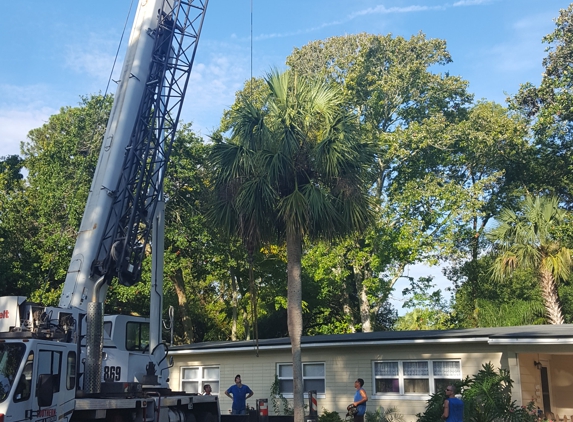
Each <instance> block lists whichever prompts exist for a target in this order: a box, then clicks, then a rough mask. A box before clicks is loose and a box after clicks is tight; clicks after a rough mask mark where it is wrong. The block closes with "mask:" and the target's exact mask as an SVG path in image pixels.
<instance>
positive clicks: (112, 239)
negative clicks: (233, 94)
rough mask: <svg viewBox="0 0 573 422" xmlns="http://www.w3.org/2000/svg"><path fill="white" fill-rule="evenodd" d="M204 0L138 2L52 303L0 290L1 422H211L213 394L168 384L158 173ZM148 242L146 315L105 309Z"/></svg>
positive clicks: (215, 415)
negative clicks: (76, 226)
mask: <svg viewBox="0 0 573 422" xmlns="http://www.w3.org/2000/svg"><path fill="white" fill-rule="evenodd" d="M207 3H208V0H186V1H183V0H139V4H138V6H137V11H136V13H135V18H134V23H133V27H132V31H131V36H130V39H129V45H128V48H127V52H126V57H125V60H124V63H123V67H122V70H121V75H120V80H119V82H118V87H117V91H116V94H115V97H114V103H113V106H112V110H111V114H110V117H109V120H108V125H107V128H106V131H105V135H104V138H103V141H102V146H101V151H100V155H99V158H98V164H97V166H96V168H95V171H94V177H93V180H92V184H91V188H90V192H89V195H88V199H87V204H86V207H85V211H84V215H83V218H82V222H81V226H80V229H79V232H78V234H77V239H76V244H75V247H74V249H73V253H72V256H71V260H70V264H69V268H68V271H67V275H66V279H65V282H64V285H63V289H62V293H61V297H60V301H59V304H58V306H55V307H46V306H42V305H40V304H36V303H31V302H30V301H28V300H26V298H25V297H21V296H8V297H1V298H0V422H18V421H35V422H51V421H66V422H69V421H110V422H120V421H122V422H123V421H126V422H127V421H134V422H140V421H141V422H143V421H154V422H216V421H217V420H219V417H220V416H219V414H220V413H219V404H218V401H217V397H215V396H201V395H198V394H193V393H188V392H176V391H173V390H171V389H170V388H169V384H168V381H169V378H168V377H169V366H170V359H169V357H168V344H166V343H165V342H164V341H163V340H162V306H163V303H162V299H163V284H162V283H163V282H162V280H163V279H162V272H163V261H162V257H163V253H162V252H163V225H164V223H163V215H164V197H163V181H164V176H165V171H166V168H167V163H168V160H169V154H170V151H171V145H172V143H173V140H174V137H175V134H176V130H177V124H178V121H179V117H180V114H181V106H182V104H183V99H184V96H185V92H186V89H187V85H188V83H189V75H190V72H191V67H192V65H193V60H194V58H195V52H196V49H197V44H198V41H199V36H200V34H201V28H202V26H203V21H204V17H205V11H206V8H207ZM150 248H151V250H152V279H151V306H150V315H149V317H148V318H141V317H134V316H128V315H104V301H105V297H106V292H107V289H108V286H109V284H110V282H111V280H112V279H114V278H117V280H118V282H119V283H121V284H123V285H127V286H131V285H133V284H135V283H137V282H138V281H139V280H140V277H141V264H142V260H143V259H144V257H145V256H146V254H147V253H148V251H149V249H150Z"/></svg>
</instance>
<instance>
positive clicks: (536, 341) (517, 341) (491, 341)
mask: <svg viewBox="0 0 573 422" xmlns="http://www.w3.org/2000/svg"><path fill="white" fill-rule="evenodd" d="M488 343H489V344H523V345H527V344H531V345H536V346H538V345H540V344H552V345H558V344H573V338H558V337H556V338H499V339H498V338H492V339H489V341H488Z"/></svg>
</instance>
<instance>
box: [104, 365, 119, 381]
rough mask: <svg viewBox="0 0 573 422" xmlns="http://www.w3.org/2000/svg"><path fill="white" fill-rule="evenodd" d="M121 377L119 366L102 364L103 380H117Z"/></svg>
mask: <svg viewBox="0 0 573 422" xmlns="http://www.w3.org/2000/svg"><path fill="white" fill-rule="evenodd" d="M120 378H121V366H104V368H103V379H104V381H119V379H120Z"/></svg>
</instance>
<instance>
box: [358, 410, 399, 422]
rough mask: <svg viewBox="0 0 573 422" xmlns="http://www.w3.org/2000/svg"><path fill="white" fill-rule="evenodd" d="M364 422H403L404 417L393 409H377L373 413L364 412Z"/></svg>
mask: <svg viewBox="0 0 573 422" xmlns="http://www.w3.org/2000/svg"><path fill="white" fill-rule="evenodd" d="M364 420H365V422H403V421H404V415H402V414H401V413H398V411H397V410H396V408H395V407H390V408H388V409H384V408H383V407H379V408H377V409H376V410H375V411H374V412H366V415H365V418H364Z"/></svg>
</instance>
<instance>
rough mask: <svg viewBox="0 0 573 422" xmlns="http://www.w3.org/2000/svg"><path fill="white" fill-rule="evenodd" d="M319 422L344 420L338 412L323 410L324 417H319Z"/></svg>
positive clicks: (339, 421) (340, 421)
mask: <svg viewBox="0 0 573 422" xmlns="http://www.w3.org/2000/svg"><path fill="white" fill-rule="evenodd" d="M318 422H342V418H341V417H340V415H339V414H338V412H329V411H328V410H327V409H324V408H323V409H322V415H320V416H319V417H318Z"/></svg>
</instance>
